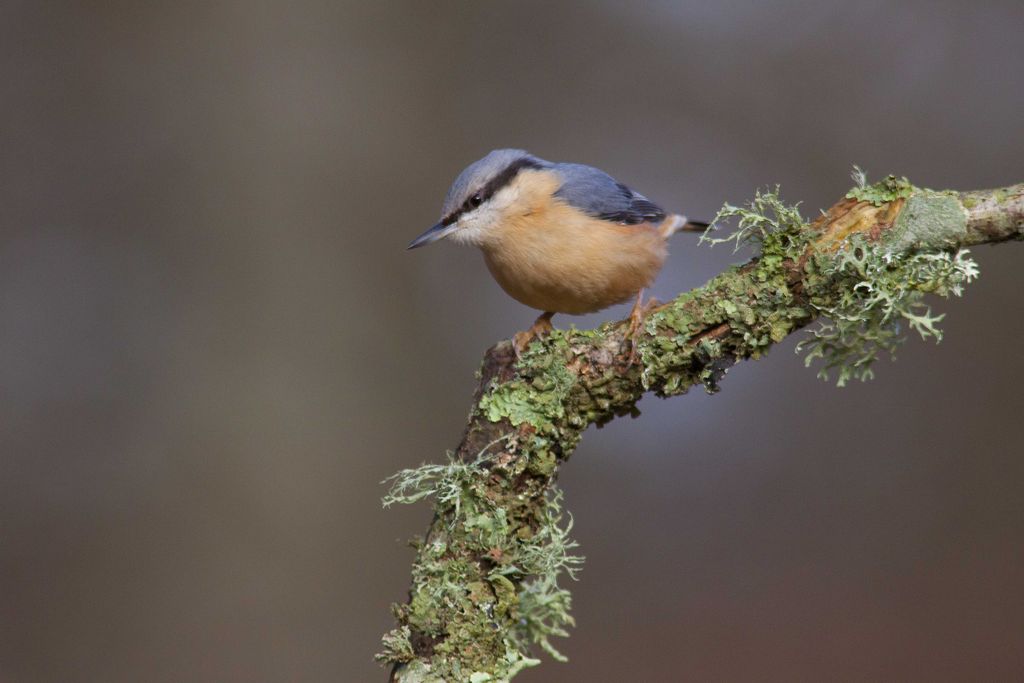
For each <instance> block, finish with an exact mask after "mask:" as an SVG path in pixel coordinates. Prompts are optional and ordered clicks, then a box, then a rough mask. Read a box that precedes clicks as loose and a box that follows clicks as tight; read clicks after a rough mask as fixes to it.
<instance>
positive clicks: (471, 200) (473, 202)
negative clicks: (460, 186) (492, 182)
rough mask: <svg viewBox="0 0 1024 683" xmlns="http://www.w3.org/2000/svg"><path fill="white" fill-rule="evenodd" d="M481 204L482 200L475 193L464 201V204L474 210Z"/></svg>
mask: <svg viewBox="0 0 1024 683" xmlns="http://www.w3.org/2000/svg"><path fill="white" fill-rule="evenodd" d="M483 202H484V198H483V197H481V196H480V193H479V192H477V193H476V194H475V195H473V196H472V197H470V198H469V199H467V200H466V204H468V205H469V206H471V207H473V208H474V209H475V208H476V207H478V206H480V205H481V204H483Z"/></svg>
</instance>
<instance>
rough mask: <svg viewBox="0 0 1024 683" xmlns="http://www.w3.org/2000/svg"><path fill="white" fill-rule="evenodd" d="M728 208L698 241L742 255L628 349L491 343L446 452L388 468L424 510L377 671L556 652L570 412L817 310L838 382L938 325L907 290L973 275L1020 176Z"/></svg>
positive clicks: (1000, 235)
mask: <svg viewBox="0 0 1024 683" xmlns="http://www.w3.org/2000/svg"><path fill="white" fill-rule="evenodd" d="M857 177H858V176H856V175H855V178H857ZM730 221H731V222H732V223H734V227H735V228H736V231H735V232H734V233H733V235H732V237H730V238H726V239H723V240H714V239H712V240H710V241H712V242H717V241H728V240H729V239H734V240H736V242H737V244H739V243H741V242H749V243H754V244H755V245H757V246H759V248H760V251H759V255H758V256H757V257H756V258H754V259H752V260H751V261H750V262H748V263H746V264H745V265H743V266H738V267H734V268H731V269H729V270H727V271H726V272H724V273H722V274H721V275H719V276H718V277H716V278H714V279H713V280H711V281H710V282H709V283H707V284H706V285H705V286H703V287H701V288H698V289H695V290H693V291H690V292H686V293H684V294H681V295H679V296H678V297H676V298H675V299H673V300H672V301H670V302H668V303H666V304H664V305H661V306H658V307H657V308H655V309H653V310H652V311H651V312H650V314H649V315H648V317H647V318H646V329H645V330H644V333H643V335H642V336H641V338H640V339H639V341H638V348H637V349H636V350H635V353H631V351H632V349H631V342H630V341H629V339H628V337H627V326H626V325H625V324H624V323H622V322H618V323H609V324H606V325H603V326H601V327H600V328H598V329H596V330H587V331H580V330H567V331H555V332H554V333H553V334H552V335H551V336H549V337H548V338H546V339H544V340H542V341H540V342H536V343H534V344H533V345H532V346H531V347H530V348H529V349H528V350H527V352H526V353H525V354H524V355H523V357H522V358H520V359H518V360H517V359H516V357H515V355H514V353H513V350H512V346H511V344H510V343H509V342H501V343H499V344H497V345H496V346H495V347H493V348H491V349H490V350H489V351H488V352H487V354H486V355H485V356H484V360H483V366H482V368H481V371H480V382H479V385H478V387H477V390H476V395H475V397H474V405H473V408H472V410H471V413H470V416H469V422H468V425H467V427H466V431H465V433H464V434H463V437H462V440H461V442H460V444H459V446H458V448H457V449H456V451H455V452H454V453H453V454H451V455H450V456H449V462H448V463H447V464H444V465H425V466H422V467H420V468H417V469H412V470H406V471H403V472H400V473H399V474H397V475H395V477H393V481H392V488H391V490H390V493H389V494H388V495H387V496H386V498H385V504H391V503H396V502H413V501H416V500H419V499H422V498H427V497H432V498H433V502H434V518H433V521H432V522H431V525H430V528H429V530H428V532H427V534H426V536H425V537H423V538H421V539H417V540H416V541H415V542H414V546H415V549H416V559H415V563H414V565H413V569H412V588H411V590H410V594H409V600H408V601H407V602H406V603H405V604H401V605H396V606H395V607H394V612H395V617H396V618H397V621H398V626H397V628H395V629H394V630H392V631H391V632H389V633H388V634H387V635H386V636H385V637H384V651H383V652H382V653H381V654H380V655H379V658H380V659H381V660H382V661H383V662H385V663H387V664H389V665H391V680H392V681H396V682H397V681H401V682H402V683H424V682H435V681H470V682H471V683H480V682H483V681H505V680H508V679H510V678H512V676H514V675H515V674H516V673H517V672H519V671H521V670H522V669H523V668H526V667H530V666H534V665H536V664H538V663H539V659H537V658H535V654H536V653H535V650H534V648H535V647H539V648H540V649H541V650H544V651H547V652H548V653H549V654H550V655H551V656H553V657H554V658H556V659H562V657H561V655H560V654H559V653H558V652H557V650H556V649H555V648H554V646H553V645H552V644H551V642H550V639H551V637H553V636H565V635H567V629H568V627H570V626H571V625H572V623H573V622H572V617H571V616H570V614H569V607H570V595H569V592H568V591H567V590H566V589H565V587H564V585H562V584H560V583H559V581H560V579H563V578H564V577H565V576H569V577H572V576H573V574H574V573H575V571H577V570H578V568H579V566H580V563H581V562H582V558H580V557H577V556H576V555H574V554H573V548H574V544H573V542H572V541H571V539H570V538H569V535H568V532H569V528H570V526H571V518H569V517H568V516H567V515H566V514H564V513H563V512H562V509H561V496H560V494H559V492H558V491H557V488H556V486H555V479H556V476H557V473H558V469H559V467H560V466H561V465H562V464H563V463H564V462H565V461H566V460H567V459H568V458H569V456H570V454H571V453H572V452H573V450H574V449H575V448H576V445H577V444H578V443H579V441H580V438H581V436H582V434H583V431H584V430H585V429H586V428H587V426H588V425H590V424H598V425H600V424H603V423H606V422H608V421H609V420H612V419H614V418H615V417H616V416H619V415H625V414H636V413H637V409H636V403H637V401H638V400H639V399H640V398H641V397H642V396H643V395H644V394H645V393H647V392H652V393H654V394H656V395H658V396H662V397H667V396H673V395H676V394H681V393H684V392H686V391H687V390H689V389H690V388H691V387H692V386H694V385H701V386H703V387H704V388H705V389H706V390H708V391H716V390H717V389H718V385H719V382H720V381H721V380H722V378H723V376H724V375H725V373H726V371H727V370H728V368H729V367H730V366H732V365H733V364H735V363H736V362H737V361H739V360H743V359H746V358H759V357H761V356H762V355H764V354H765V353H767V351H768V349H769V348H771V346H772V345H773V344H775V343H777V342H779V341H781V340H782V339H783V338H785V337H786V336H787V335H789V334H791V333H793V332H794V331H796V330H799V329H800V328H803V327H805V326H807V325H808V324H810V323H812V322H814V321H815V320H817V319H819V318H821V322H820V323H819V324H818V325H817V326H816V328H815V329H814V330H813V331H812V333H811V335H810V336H809V337H808V338H807V339H806V340H805V341H804V342H803V344H802V345H803V346H804V347H805V348H808V349H809V352H808V355H807V358H808V361H813V360H814V359H819V358H820V359H822V361H823V362H822V372H823V373H828V372H829V371H835V372H836V373H837V374H838V379H839V382H840V384H841V383H844V382H846V381H848V380H850V379H866V378H868V377H870V373H871V364H872V362H873V361H874V360H875V358H876V357H877V355H878V354H879V352H891V351H892V350H893V349H894V348H895V346H896V344H897V343H898V342H899V340H900V339H901V330H906V329H909V330H914V331H917V332H918V333H920V334H921V335H922V336H924V337H929V336H934V337H938V336H939V335H940V334H941V333H940V331H939V329H938V327H937V323H938V322H939V320H940V319H941V317H942V316H939V315H934V314H932V312H931V309H930V308H929V307H928V305H927V304H926V303H925V302H924V301H923V297H924V296H925V295H926V294H939V295H943V296H948V295H950V294H956V295H959V294H960V293H961V291H962V289H963V286H964V285H965V284H966V283H968V282H969V281H970V280H971V279H973V278H974V277H975V276H976V275H977V268H976V266H975V264H974V262H973V261H972V260H971V259H970V257H969V255H968V254H967V253H966V250H965V248H966V247H969V246H974V245H978V244H984V243H995V242H1002V241H1006V240H1013V239H1024V184H1021V185H1015V186H1012V187H1006V188H1001V189H998V190H985V191H978V192H963V193H957V192H935V191H931V190H926V189H922V188H917V187H914V186H912V185H911V184H910V183H908V182H907V181H906V180H905V179H896V178H893V177H891V176H890V177H889V178H886V179H885V180H883V181H881V182H879V183H876V184H874V185H867V184H866V182H864V180H863V176H862V175H860V176H859V182H858V185H857V187H855V188H853V189H852V190H851V191H850V193H849V194H848V195H847V196H846V197H845V198H844V199H842V200H841V201H839V202H838V203H837V204H835V205H834V206H833V207H832V208H831V209H829V210H828V211H827V212H825V213H823V214H822V215H821V216H820V217H819V218H818V219H816V220H814V221H813V222H806V221H805V220H804V219H803V218H801V216H800V214H799V212H798V211H797V210H796V209H795V207H789V206H786V205H784V204H783V203H782V202H781V201H780V199H779V197H778V192H777V190H776V191H775V192H764V193H759V194H758V195H757V196H756V197H755V198H754V200H753V201H752V202H751V203H750V204H748V205H747V206H745V207H734V206H726V207H725V208H723V210H722V211H721V212H720V214H719V217H718V219H717V221H716V222H717V223H721V222H730Z"/></svg>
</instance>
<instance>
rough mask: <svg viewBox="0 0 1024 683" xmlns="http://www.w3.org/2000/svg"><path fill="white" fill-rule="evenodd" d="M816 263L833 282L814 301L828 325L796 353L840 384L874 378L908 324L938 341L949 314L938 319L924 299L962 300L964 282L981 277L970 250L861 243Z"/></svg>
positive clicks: (821, 374)
mask: <svg viewBox="0 0 1024 683" xmlns="http://www.w3.org/2000/svg"><path fill="white" fill-rule="evenodd" d="M818 266H819V267H820V269H821V271H822V274H823V275H824V276H825V277H826V278H828V279H829V280H831V281H832V285H831V287H830V292H829V293H828V294H827V295H826V296H816V297H813V298H812V301H811V304H812V305H813V306H814V307H815V308H817V309H818V311H819V312H820V313H821V314H822V315H824V316H826V317H827V318H828V320H825V321H821V322H819V324H818V326H817V328H816V329H813V330H811V337H810V339H806V340H803V341H801V342H800V343H799V344H798V345H797V351H798V352H800V351H807V356H806V358H805V361H806V364H807V365H808V366H810V365H811V364H812V363H813V362H814V361H815V360H816V359H819V358H820V359H822V360H823V361H824V365H823V366H822V368H821V369H820V370H819V372H818V376H819V377H821V378H822V379H828V376H829V371H831V370H836V371H837V372H838V378H837V384H838V385H839V386H845V385H846V384H847V383H848V382H849V381H850V380H851V379H859V380H861V381H865V380H868V379H871V378H872V377H873V376H874V372H873V370H872V367H871V366H872V365H873V363H874V362H875V361H876V360H877V359H878V357H879V354H880V353H882V352H885V353H888V354H889V355H893V354H894V353H895V351H896V348H897V347H898V346H899V344H900V343H901V342H902V341H903V337H902V336H901V335H902V330H903V326H906V327H907V328H909V329H910V330H913V331H914V332H917V333H918V334H919V335H920V336H921V338H922V339H929V338H932V339H934V340H935V341H936V342H938V341H940V340H941V339H942V330H941V329H939V327H938V323H939V322H940V321H941V320H942V319H943V317H944V315H941V314H940V315H935V314H933V313H932V309H931V307H930V306H928V305H927V304H926V303H924V301H923V298H924V295H925V294H926V293H932V294H938V295H939V296H943V297H948V296H950V295H953V296H960V295H961V294H962V292H963V287H964V285H966V284H967V283H969V282H971V281H972V280H974V279H975V278H976V277H977V276H978V266H977V264H976V263H975V262H974V260H973V259H971V257H970V256H969V252H968V250H966V249H961V250H958V251H957V252H955V253H949V252H918V253H910V254H902V255H901V254H900V253H899V252H895V251H893V250H891V249H890V248H889V247H887V246H884V245H881V244H877V243H871V242H868V241H867V240H865V239H862V238H861V239H854V240H852V241H851V242H850V243H848V244H847V245H845V246H844V247H843V248H842V249H841V250H840V251H839V253H838V254H836V255H835V256H832V255H827V256H821V257H819V258H818Z"/></svg>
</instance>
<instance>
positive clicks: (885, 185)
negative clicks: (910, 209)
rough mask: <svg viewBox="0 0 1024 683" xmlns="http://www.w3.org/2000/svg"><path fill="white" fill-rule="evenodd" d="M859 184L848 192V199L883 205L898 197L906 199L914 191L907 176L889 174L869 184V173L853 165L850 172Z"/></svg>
mask: <svg viewBox="0 0 1024 683" xmlns="http://www.w3.org/2000/svg"><path fill="white" fill-rule="evenodd" d="M850 177H851V178H853V180H854V182H855V183H857V186H856V187H854V188H853V189H852V190H850V191H849V192H847V193H846V198H847V199H857V200H860V201H862V202H870V203H871V204H873V205H874V206H882V205H883V204H888V203H889V202H893V201H896V200H897V199H900V198H903V199H906V198H908V197H910V196H911V195H912V194H913V193H914V186H913V185H911V183H910V181H909V180H907V179H906V178H903V177H900V178H897V177H896V176H894V175H889V176H886V177H884V178H882V179H881V180H879V181H878V182H877V183H874V184H872V185H868V181H867V174H866V173H864V171H862V170H861V169H860V168H859V167H857V166H854V167H853V173H851V174H850Z"/></svg>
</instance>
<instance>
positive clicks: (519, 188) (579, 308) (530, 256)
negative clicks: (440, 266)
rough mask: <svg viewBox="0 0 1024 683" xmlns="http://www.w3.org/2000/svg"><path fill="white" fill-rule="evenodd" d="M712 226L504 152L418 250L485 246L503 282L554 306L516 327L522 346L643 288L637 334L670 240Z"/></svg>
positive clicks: (531, 302) (590, 172)
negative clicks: (563, 320) (445, 243)
mask: <svg viewBox="0 0 1024 683" xmlns="http://www.w3.org/2000/svg"><path fill="white" fill-rule="evenodd" d="M704 228H707V224H706V223H697V222H688V221H687V220H686V217H685V216H681V215H677V214H666V213H665V211H664V210H663V209H661V208H660V207H659V206H658V205H656V204H654V203H653V202H652V201H650V200H649V199H647V197H644V196H643V195H642V194H640V193H638V192H634V191H633V190H631V189H630V188H629V187H627V186H625V185H623V184H622V183H620V182H617V181H616V180H615V179H614V178H612V177H611V176H609V175H608V174H607V173H605V172H604V171H601V170H599V169H596V168H593V167H592V166H584V165H583V164H567V163H553V162H550V161H545V160H543V159H539V158H537V157H535V156H533V155H532V154H529V153H528V152H525V151H523V150H521V149H498V150H494V151H493V152H491V153H490V154H488V155H487V156H485V157H484V158H483V159H480V160H479V161H475V162H473V163H472V164H470V165H469V166H467V167H466V169H465V170H463V171H462V173H460V174H459V176H458V177H457V178H456V179H455V182H454V183H452V186H451V188H450V189H449V190H448V195H447V196H446V197H445V199H444V206H443V208H442V210H441V222H440V223H438V224H437V225H435V226H434V227H432V228H430V229H429V230H427V231H426V232H425V233H423V234H422V235H420V236H419V237H417V238H416V239H414V240H413V241H412V243H411V244H410V245H409V249H415V248H416V247H421V246H423V245H425V244H430V243H431V242H436V241H437V240H440V239H444V238H445V237H451V238H452V239H453V240H454V241H456V242H459V243H461V244H472V245H475V246H477V247H480V249H481V250H482V251H483V253H484V261H485V262H486V263H487V268H488V269H489V270H490V271H491V275H493V276H494V279H495V280H497V281H498V284H499V285H501V288H502V289H504V290H505V291H506V292H507V293H508V294H509V295H510V296H511V297H512V298H513V299H515V300H516V301H519V302H521V303H524V304H526V305H527V306H530V307H532V308H536V309H539V310H541V311H544V313H543V314H542V315H541V316H540V317H539V318H537V321H536V322H535V323H534V324H533V326H532V327H531V328H530V329H529V330H528V331H526V332H520V333H518V334H516V336H515V340H514V343H515V349H516V351H517V353H518V352H521V351H522V350H524V349H525V347H526V345H527V344H528V343H529V342H530V341H531V340H532V339H533V338H534V337H535V336H537V335H539V334H541V333H544V332H548V331H550V330H551V316H553V315H554V314H555V313H571V314H576V315H578V314H582V313H592V312H594V311H599V310H601V309H602V308H607V307H608V306H611V305H613V304H619V303H623V302H625V301H628V300H629V299H630V298H632V297H633V296H634V295H635V296H636V297H637V299H636V303H635V304H634V306H633V311H632V313H631V314H630V322H631V337H633V336H635V335H636V333H637V332H638V331H639V329H640V325H641V324H642V320H643V313H644V308H643V306H642V303H641V302H642V298H643V290H644V288H646V287H648V286H649V285H650V284H651V282H653V281H654V278H655V276H657V274H658V271H660V270H661V266H662V264H663V263H664V262H665V257H666V256H667V254H668V250H667V247H666V242H667V240H668V238H669V237H671V236H672V235H673V234H674V233H676V232H678V231H680V230H703V229H704Z"/></svg>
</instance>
